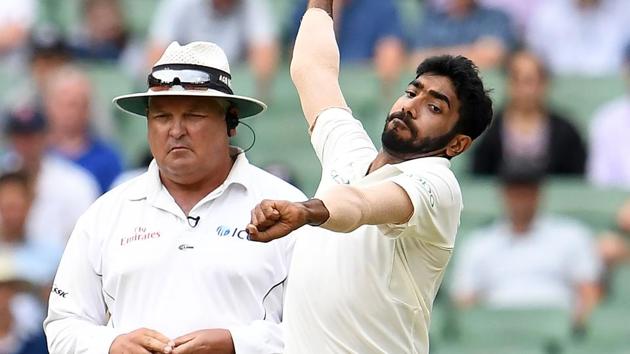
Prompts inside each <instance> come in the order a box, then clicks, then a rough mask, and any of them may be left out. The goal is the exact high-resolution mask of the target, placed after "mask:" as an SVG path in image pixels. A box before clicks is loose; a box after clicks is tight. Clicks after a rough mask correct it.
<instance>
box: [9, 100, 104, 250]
mask: <svg viewBox="0 0 630 354" xmlns="http://www.w3.org/2000/svg"><path fill="white" fill-rule="evenodd" d="M5 133H6V135H7V137H8V141H9V151H8V152H7V153H6V154H4V156H2V158H1V160H0V161H1V163H0V168H2V169H3V170H5V171H18V170H22V171H24V172H25V173H26V174H27V175H28V176H29V178H30V179H31V183H33V185H34V189H35V197H34V200H33V205H32V206H31V210H30V213H29V217H28V221H27V223H28V224H27V234H28V237H30V238H34V240H33V241H45V242H53V243H55V244H56V245H57V246H58V247H60V248H63V247H64V246H65V244H66V240H67V239H68V237H69V236H70V233H71V232H72V228H73V227H74V224H75V223H76V221H77V219H78V218H79V215H81V214H82V213H83V212H84V211H85V210H86V209H87V208H88V206H89V205H90V203H92V202H93V201H94V200H95V199H96V198H97V197H98V195H99V188H98V184H97V182H96V180H95V179H94V178H92V176H91V175H90V174H89V173H88V172H87V171H85V170H83V169H82V168H80V167H76V166H74V164H72V163H71V162H67V161H65V160H64V159H62V158H59V157H55V156H54V155H52V154H49V153H47V152H46V150H47V140H46V133H47V124H46V121H45V120H44V117H43V116H42V115H41V114H39V113H37V112H36V111H33V110H32V109H30V108H21V109H16V110H14V111H12V112H11V113H10V114H9V117H8V119H7V122H6V125H5Z"/></svg>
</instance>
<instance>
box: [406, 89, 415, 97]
mask: <svg viewBox="0 0 630 354" xmlns="http://www.w3.org/2000/svg"><path fill="white" fill-rule="evenodd" d="M405 94H406V95H407V97H409V98H414V97H416V93H415V92H413V91H411V90H407V91H405Z"/></svg>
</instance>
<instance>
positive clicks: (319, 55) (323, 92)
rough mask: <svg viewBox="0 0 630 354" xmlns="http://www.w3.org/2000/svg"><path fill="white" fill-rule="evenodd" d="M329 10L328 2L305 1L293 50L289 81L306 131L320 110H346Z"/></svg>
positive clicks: (330, 1)
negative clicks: (305, 4)
mask: <svg viewBox="0 0 630 354" xmlns="http://www.w3.org/2000/svg"><path fill="white" fill-rule="evenodd" d="M332 7H333V1H332V0H309V2H308V9H307V10H306V13H305V14H304V17H303V18H302V23H301V25H300V29H299V31H298V34H297V38H296V40H295V47H294V49H293V59H292V60H291V78H292V79H293V83H294V84H295V87H296V88H297V91H298V95H299V96H300V102H301V103H302V110H303V111H304V117H305V118H306V121H307V122H308V126H309V128H312V127H313V124H314V123H315V119H316V118H317V115H318V114H319V113H320V112H321V111H322V110H323V109H326V108H329V107H347V105H346V101H345V99H344V98H343V94H342V93H341V88H340V87H339V48H338V47H337V41H336V39H335V31H334V28H333V20H332V12H333V11H332Z"/></svg>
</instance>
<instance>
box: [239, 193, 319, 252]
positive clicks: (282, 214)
mask: <svg viewBox="0 0 630 354" xmlns="http://www.w3.org/2000/svg"><path fill="white" fill-rule="evenodd" d="M329 217H330V213H329V212H328V209H327V208H326V206H325V205H324V203H323V202H322V201H321V200H319V199H309V200H307V201H305V202H297V203H294V202H289V201H286V200H263V201H262V202H260V204H258V205H257V206H256V207H255V208H254V209H253V210H252V219H251V221H250V223H249V225H247V232H248V233H249V239H250V240H254V241H262V242H268V241H271V240H275V239H277V238H280V237H283V236H286V235H288V234H289V233H290V232H291V231H293V230H296V229H299V228H300V227H302V226H304V225H306V224H309V225H312V226H319V225H321V224H323V223H324V222H326V220H328V218H329Z"/></svg>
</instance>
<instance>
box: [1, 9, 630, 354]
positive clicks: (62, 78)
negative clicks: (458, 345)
mask: <svg viewBox="0 0 630 354" xmlns="http://www.w3.org/2000/svg"><path fill="white" fill-rule="evenodd" d="M273 1H283V0H160V1H159V2H157V5H156V6H155V11H154V13H153V14H152V17H153V18H152V21H151V23H150V25H149V27H148V30H147V31H146V32H147V33H146V36H138V35H137V33H135V32H133V31H132V30H131V28H130V23H131V22H130V21H133V19H130V18H127V17H126V15H127V11H126V7H125V6H126V5H127V4H128V2H125V1H121V0H77V1H76V2H75V3H76V5H77V7H78V9H77V11H78V13H79V16H80V19H79V21H77V22H76V23H74V24H73V26H72V28H70V29H69V30H65V31H64V30H62V29H61V28H57V27H56V26H55V24H54V23H50V22H49V21H43V20H41V19H44V18H46V16H45V14H43V13H44V12H45V9H44V1H38V0H3V1H0V72H14V73H15V72H19V73H20V75H19V76H20V77H23V78H24V80H21V81H20V82H15V83H11V89H10V90H5V91H6V92H5V93H4V96H3V97H0V112H1V116H0V126H1V127H2V136H3V138H2V140H1V142H2V144H1V145H2V146H1V147H0V353H1V354H5V353H7V354H14V353H45V352H46V349H45V345H43V346H42V343H43V342H42V340H43V337H42V336H43V334H42V329H41V320H42V318H43V311H44V309H45V303H46V301H47V296H48V295H47V294H48V293H49V292H50V291H51V290H52V291H56V290H55V289H54V284H53V283H52V277H53V275H54V272H55V270H56V265H57V262H58V260H59V258H60V255H61V253H62V251H63V248H64V245H65V241H66V240H67V238H68V237H69V235H70V233H71V232H72V229H73V226H74V223H75V222H76V220H77V218H78V217H79V216H80V215H81V214H82V213H83V212H84V211H85V209H86V208H87V206H89V205H90V204H91V203H92V202H93V201H94V200H95V199H96V198H98V197H99V196H100V195H101V194H102V193H104V192H106V191H107V190H109V189H110V188H112V187H113V186H115V185H117V184H119V183H121V181H124V180H125V179H128V178H129V177H130V176H133V175H135V174H137V173H139V171H142V166H146V165H147V164H148V161H150V158H151V157H150V156H147V157H146V158H144V159H143V161H142V163H141V164H140V165H141V166H140V169H135V168H137V167H138V166H132V164H131V163H130V162H129V161H124V159H123V157H122V156H123V155H122V154H121V151H119V147H118V146H117V144H116V142H115V139H113V135H114V134H115V129H114V127H113V125H114V123H113V120H112V117H108V114H107V112H109V110H103V109H102V108H101V107H100V106H99V102H96V99H95V94H94V91H95V87H96V85H98V83H95V82H92V81H91V79H90V76H89V75H88V73H87V71H86V69H85V68H84V66H83V65H84V64H86V63H94V62H96V63H102V62H107V63H111V64H115V65H119V66H120V70H121V71H124V72H125V73H127V75H129V76H131V77H134V78H135V79H137V80H138V81H139V82H142V80H145V78H144V75H145V73H146V72H148V70H149V68H150V67H151V66H152V64H153V62H154V61H155V60H156V59H157V58H158V57H159V56H160V55H161V53H162V52H163V50H164V49H165V48H166V46H167V45H168V44H169V43H170V42H171V41H179V42H180V43H187V42H190V41H195V40H207V41H213V42H216V43H217V44H219V45H220V46H221V47H222V48H223V49H224V50H225V52H226V54H227V56H228V57H229V60H230V62H242V63H246V65H247V66H249V68H250V70H251V72H252V74H253V78H252V80H253V81H254V82H255V83H254V85H255V88H256V92H257V95H258V97H260V98H262V99H263V100H265V99H266V98H268V97H270V96H271V94H270V93H269V91H270V90H271V87H272V85H271V83H272V82H273V80H274V78H275V76H276V73H277V71H278V70H279V68H280V67H282V66H281V64H282V63H286V61H287V58H290V55H291V53H290V52H291V47H292V42H293V40H294V38H295V34H296V32H297V28H298V25H299V21H300V18H301V14H302V13H303V11H304V9H305V7H306V0H300V1H296V2H295V3H294V4H293V3H292V4H291V7H292V8H291V9H290V11H289V13H288V14H286V15H284V16H283V18H278V17H279V16H280V15H279V14H277V13H276V12H275V11H274V8H276V7H274V6H273V5H274V4H273ZM403 2H407V3H408V2H414V3H417V4H415V5H418V6H416V7H413V8H419V9H421V11H419V13H418V14H417V15H416V14H406V13H402V8H403V6H401V4H402V3H403ZM335 5H336V8H335V16H336V18H337V19H338V21H336V34H337V38H338V42H339V46H340V54H341V60H342V62H343V63H344V64H349V65H352V64H354V63H359V64H361V65H372V66H373V67H374V69H375V72H376V73H377V78H378V80H379V82H380V90H381V91H382V92H374V93H373V96H374V97H375V98H376V97H379V96H380V95H382V94H395V92H396V90H399V89H400V88H399V87H398V86H399V82H400V80H401V79H402V78H404V77H401V76H402V75H403V74H404V75H407V73H408V72H410V68H413V67H415V66H416V65H417V64H418V63H419V62H420V61H421V60H422V59H424V58H426V57H428V56H431V55H436V54H443V53H448V54H461V55H464V56H467V57H469V58H470V59H472V60H473V61H474V62H475V63H476V64H477V65H478V66H479V67H480V69H481V70H482V71H484V70H501V71H503V72H504V73H505V93H506V99H505V101H504V102H502V104H501V105H495V113H496V117H495V121H494V123H493V125H492V127H491V128H490V129H489V131H488V132H487V133H486V134H485V135H484V136H483V137H482V138H481V139H480V141H479V142H478V143H477V148H476V149H475V150H474V152H473V155H474V156H473V157H472V161H471V166H470V173H471V174H473V175H479V176H494V177H497V178H498V181H500V183H499V184H500V186H501V191H502V195H503V200H504V203H505V208H504V211H505V217H502V218H501V219H500V220H497V221H496V223H494V224H492V225H490V226H488V227H486V228H484V229H481V230H478V231H476V232H474V233H473V234H472V235H470V236H466V242H462V243H460V244H459V245H458V249H457V251H456V254H455V260H456V264H455V269H454V272H453V273H454V274H453V281H452V285H451V286H450V287H449V289H448V290H449V293H450V295H451V297H452V298H453V300H454V302H455V303H457V304H458V305H459V306H462V307H468V306H472V305H474V304H479V303H481V304H485V305H487V306H491V307H522V306H525V307H527V306H559V307H564V308H571V309H572V311H573V313H574V324H575V325H576V326H577V327H582V328H584V327H585V324H586V323H587V321H588V315H589V313H590V312H591V310H592V309H593V307H595V306H596V304H597V302H598V301H600V299H601V298H602V297H603V296H604V295H605V294H606V290H607V289H608V288H609V285H610V284H609V283H608V282H607V279H609V275H610V273H611V272H613V271H614V269H615V267H617V266H618V265H619V264H623V263H626V262H627V261H628V259H629V258H630V255H629V254H630V252H629V251H628V237H629V235H630V202H629V203H628V204H627V205H625V206H624V207H623V208H622V209H621V210H620V211H619V215H618V217H617V225H612V226H611V230H610V231H609V232H607V233H606V234H604V235H601V236H599V237H595V235H593V231H591V230H589V228H588V226H585V225H583V224H582V223H580V221H578V220H573V219H571V218H569V217H566V216H555V215H545V214H544V213H543V212H542V211H540V210H539V199H540V194H541V193H542V191H543V186H544V184H545V181H546V179H547V178H549V177H553V176H572V177H575V178H584V179H586V180H587V181H588V182H589V183H592V184H593V185H594V186H597V187H601V188H619V189H621V190H626V191H628V190H630V145H626V144H625V139H626V138H627V137H626V134H627V132H628V131H630V26H628V25H627V24H628V23H630V2H629V1H627V0H546V1H542V0H528V1H522V0H424V1H421V0H405V1H403V0H337V1H336V2H335ZM285 17H286V18H285ZM406 19H407V20H406ZM409 19H412V20H411V21H409ZM281 23H282V24H284V25H283V26H281V25H280V24H281ZM284 67H286V65H285V66H284ZM555 75H575V76H586V77H603V76H611V75H622V76H624V77H625V78H626V81H627V83H628V93H627V94H626V95H624V96H622V97H616V98H615V97H611V98H610V99H611V101H610V102H609V103H606V104H605V105H604V106H602V107H601V108H599V109H598V110H597V111H596V113H595V114H594V116H593V117H592V119H591V120H590V129H589V130H588V131H589V135H588V136H583V135H582V133H581V130H580V129H578V128H577V127H576V126H575V123H574V122H575V119H574V118H573V117H570V116H567V115H566V113H564V112H561V111H558V110H557V109H556V108H555V107H553V106H551V105H550V104H549V93H548V91H549V87H550V85H551V84H552V82H553V80H554V76H555ZM584 89H585V90H588V88H584ZM270 104H273V102H271V103H270ZM269 169H270V170H271V171H276V172H277V173H279V174H280V175H281V176H283V177H284V178H286V179H290V180H292V181H293V178H294V177H293V176H292V174H291V171H290V170H287V168H286V166H283V165H282V164H281V163H280V164H274V165H273V166H270V167H269ZM464 193H465V190H464ZM628 196H629V197H630V193H628ZM468 207H474V206H467V208H468Z"/></svg>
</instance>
